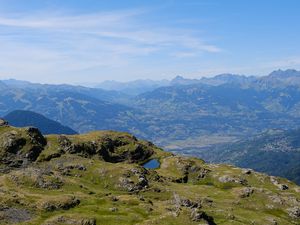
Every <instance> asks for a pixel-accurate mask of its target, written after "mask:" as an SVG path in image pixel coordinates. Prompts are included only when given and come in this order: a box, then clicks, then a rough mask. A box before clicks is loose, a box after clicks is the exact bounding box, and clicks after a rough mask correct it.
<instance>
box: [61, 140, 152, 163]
mask: <svg viewBox="0 0 300 225" xmlns="http://www.w3.org/2000/svg"><path fill="white" fill-rule="evenodd" d="M59 144H60V147H61V150H62V151H63V152H66V153H70V154H79V155H81V156H84V157H91V156H98V157H100V158H102V159H103V160H104V161H107V162H113V163H116V162H124V161H128V162H138V161H144V160H146V159H148V158H149V157H150V156H151V155H152V154H153V150H151V148H152V147H153V146H150V144H147V143H141V142H139V141H138V140H137V139H136V138H135V137H134V136H122V135H120V136H119V138H112V137H100V138H95V140H89V141H84V142H80V143H74V142H72V140H70V139H69V138H68V137H66V136H60V137H59Z"/></svg>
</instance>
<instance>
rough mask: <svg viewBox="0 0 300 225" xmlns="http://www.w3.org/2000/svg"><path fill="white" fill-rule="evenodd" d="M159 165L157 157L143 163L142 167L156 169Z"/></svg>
mask: <svg viewBox="0 0 300 225" xmlns="http://www.w3.org/2000/svg"><path fill="white" fill-rule="evenodd" d="M159 166H160V162H159V161H158V159H151V160H149V161H148V162H146V163H144V164H143V167H144V168H145V169H157V168H159Z"/></svg>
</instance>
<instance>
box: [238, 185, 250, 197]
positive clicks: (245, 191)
mask: <svg viewBox="0 0 300 225" xmlns="http://www.w3.org/2000/svg"><path fill="white" fill-rule="evenodd" d="M253 192H254V189H253V188H251V187H245V188H242V189H240V190H239V191H238V194H239V196H240V197H241V198H246V197H249V196H250V195H252V194H253Z"/></svg>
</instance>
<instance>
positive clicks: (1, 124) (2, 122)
mask: <svg viewBox="0 0 300 225" xmlns="http://www.w3.org/2000/svg"><path fill="white" fill-rule="evenodd" d="M5 126H8V122H7V121H5V120H4V119H1V118H0V127H5Z"/></svg>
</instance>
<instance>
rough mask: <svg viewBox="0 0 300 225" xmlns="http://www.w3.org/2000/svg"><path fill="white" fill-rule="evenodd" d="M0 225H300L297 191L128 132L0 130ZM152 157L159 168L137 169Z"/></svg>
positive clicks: (273, 179) (287, 184)
mask: <svg viewBox="0 0 300 225" xmlns="http://www.w3.org/2000/svg"><path fill="white" fill-rule="evenodd" d="M0 155H1V157H0V167H1V170H0V171H1V173H0V205H1V207H0V218H1V219H0V221H1V224H27V225H36V224H44V225H46V224H47V225H50V224H80V225H95V224H97V225H99V224H103V225H107V224H110V225H113V224H144V225H146V224H147V225H150V224H174V225H175V224H186V225H188V224H191V225H192V224H195V225H196V224H299V222H300V215H299V214H300V212H299V211H300V201H299V198H300V187H299V186H297V185H295V184H294V183H292V182H290V181H288V180H286V179H281V178H277V177H269V176H266V175H264V174H261V173H257V172H254V171H251V170H247V169H240V168H235V167H233V166H228V165H217V164H206V163H205V162H204V161H202V160H200V159H196V158H186V157H180V156H175V155H172V154H171V153H167V152H164V151H163V150H161V149H159V148H157V147H156V146H154V145H153V144H152V143H150V142H147V141H141V140H137V139H136V138H135V137H134V136H132V135H130V134H127V133H120V132H114V131H99V132H92V133H88V134H83V135H69V136H68V135H63V136H62V135H50V136H45V137H44V136H43V135H41V133H40V132H39V131H38V130H37V129H33V128H15V127H10V126H6V125H3V126H2V127H0ZM150 159H158V160H159V162H160V167H159V168H157V169H145V168H143V166H142V165H143V163H145V162H147V161H149V160H150Z"/></svg>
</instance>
